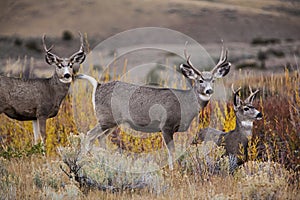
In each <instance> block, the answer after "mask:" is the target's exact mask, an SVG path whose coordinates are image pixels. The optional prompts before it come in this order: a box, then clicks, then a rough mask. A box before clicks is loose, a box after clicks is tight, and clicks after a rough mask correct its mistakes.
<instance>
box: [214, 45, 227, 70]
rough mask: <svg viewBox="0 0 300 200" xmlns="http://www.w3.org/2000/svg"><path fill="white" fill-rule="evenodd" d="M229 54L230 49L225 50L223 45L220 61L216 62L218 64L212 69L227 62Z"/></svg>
mask: <svg viewBox="0 0 300 200" xmlns="http://www.w3.org/2000/svg"><path fill="white" fill-rule="evenodd" d="M227 55H228V50H227V49H226V50H224V46H222V50H221V55H220V58H219V61H218V63H217V64H216V66H215V67H214V68H213V70H212V71H214V70H216V69H217V68H218V67H219V66H221V65H222V64H224V63H226V62H227Z"/></svg>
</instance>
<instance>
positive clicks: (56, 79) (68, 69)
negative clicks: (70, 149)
mask: <svg viewBox="0 0 300 200" xmlns="http://www.w3.org/2000/svg"><path fill="white" fill-rule="evenodd" d="M79 34H80V33H79ZM45 37H46V36H45V35H44V36H43V38H42V43H43V47H44V50H45V52H46V55H45V59H46V62H47V63H48V64H49V65H55V73H54V75H53V76H52V77H50V78H46V79H42V78H40V79H38V78H36V79H28V80H25V79H20V78H12V77H5V76H0V114H1V113H4V114H6V115H7V116H8V117H10V118H12V119H16V120H19V121H29V120H33V131H34V142H35V144H37V143H38V140H39V138H40V136H41V137H42V142H45V137H46V120H47V119H48V118H52V117H55V116H56V115H57V113H58V110H59V107H60V104H61V102H62V100H63V99H64V98H65V96H66V95H67V93H68V90H69V87H70V84H71V82H72V79H73V73H74V71H73V64H75V63H78V64H81V63H82V62H83V61H84V59H85V52H84V49H83V37H82V35H81V34H80V42H81V45H80V49H79V51H78V52H76V53H74V54H73V55H72V56H71V57H69V58H60V57H58V56H57V55H55V54H53V53H51V50H52V48H53V46H51V47H50V48H49V49H48V48H47V47H46V44H45Z"/></svg>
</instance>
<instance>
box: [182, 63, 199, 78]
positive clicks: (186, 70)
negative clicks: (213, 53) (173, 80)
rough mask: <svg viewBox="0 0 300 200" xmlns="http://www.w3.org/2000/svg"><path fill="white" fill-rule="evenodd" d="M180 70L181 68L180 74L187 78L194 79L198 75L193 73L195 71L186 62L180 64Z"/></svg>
mask: <svg viewBox="0 0 300 200" xmlns="http://www.w3.org/2000/svg"><path fill="white" fill-rule="evenodd" d="M180 70H181V72H182V74H183V75H184V76H185V77H187V78H189V79H192V80H195V79H197V77H198V75H197V74H196V73H195V71H194V70H193V69H192V68H191V67H190V66H188V65H186V64H181V65H180Z"/></svg>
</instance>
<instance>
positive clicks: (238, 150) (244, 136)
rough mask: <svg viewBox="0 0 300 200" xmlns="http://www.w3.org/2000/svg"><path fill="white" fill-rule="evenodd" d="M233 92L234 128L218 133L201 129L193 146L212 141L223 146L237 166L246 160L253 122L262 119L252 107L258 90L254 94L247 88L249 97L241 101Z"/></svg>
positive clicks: (237, 92) (215, 130)
mask: <svg viewBox="0 0 300 200" xmlns="http://www.w3.org/2000/svg"><path fill="white" fill-rule="evenodd" d="M240 89H241V88H239V89H238V90H236V91H234V89H233V86H232V92H233V108H234V112H235V116H236V127H235V129H234V130H232V131H229V132H223V131H219V130H217V129H214V128H205V129H202V130H201V131H200V132H199V133H198V134H197V135H196V138H195V140H194V141H193V144H197V143H200V142H201V141H204V142H205V141H214V142H215V143H216V144H217V145H219V146H220V145H223V146H224V147H225V150H226V155H229V156H234V158H236V159H237V163H236V164H237V165H240V164H242V163H243V162H244V161H245V160H247V154H248V152H247V149H248V141H249V139H251V137H252V128H253V122H254V121H255V120H260V119H261V118H262V116H263V115H262V114H261V112H259V111H258V110H257V109H256V108H254V107H253V100H254V98H255V96H256V94H257V93H258V91H259V90H256V91H255V92H253V91H252V89H251V87H249V90H250V93H251V94H250V95H249V97H248V98H247V99H246V100H245V101H242V100H241V99H240V96H239V91H240Z"/></svg>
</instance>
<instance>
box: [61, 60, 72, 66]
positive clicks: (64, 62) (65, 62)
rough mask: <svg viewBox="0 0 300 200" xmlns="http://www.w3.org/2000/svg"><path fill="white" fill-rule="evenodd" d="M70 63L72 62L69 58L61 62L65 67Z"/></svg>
mask: <svg viewBox="0 0 300 200" xmlns="http://www.w3.org/2000/svg"><path fill="white" fill-rule="evenodd" d="M69 63H70V60H69V59H68V58H63V59H61V60H60V64H61V65H63V66H68V65H69Z"/></svg>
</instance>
